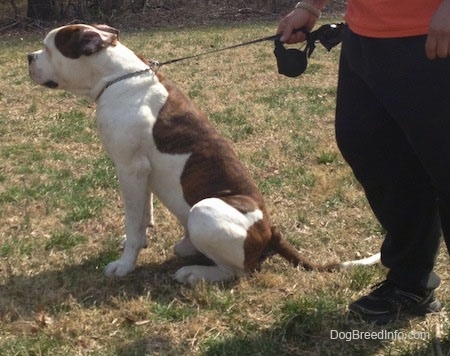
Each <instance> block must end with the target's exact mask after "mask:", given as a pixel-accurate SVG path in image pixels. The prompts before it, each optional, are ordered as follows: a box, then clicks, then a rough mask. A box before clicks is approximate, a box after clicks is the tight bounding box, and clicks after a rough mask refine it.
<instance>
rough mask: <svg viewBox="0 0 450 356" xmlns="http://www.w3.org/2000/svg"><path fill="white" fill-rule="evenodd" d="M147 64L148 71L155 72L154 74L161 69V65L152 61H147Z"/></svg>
mask: <svg viewBox="0 0 450 356" xmlns="http://www.w3.org/2000/svg"><path fill="white" fill-rule="evenodd" d="M148 64H149V67H150V69H151V70H152V71H153V72H155V74H156V73H158V71H159V69H160V68H161V67H162V63H161V62H159V61H156V60H154V59H149V60H148Z"/></svg>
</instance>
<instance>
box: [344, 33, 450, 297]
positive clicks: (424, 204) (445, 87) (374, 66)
mask: <svg viewBox="0 0 450 356" xmlns="http://www.w3.org/2000/svg"><path fill="white" fill-rule="evenodd" d="M425 40H426V37H425V36H417V37H407V38H397V39H373V38H367V37H362V36H358V35H356V34H354V33H352V32H351V31H350V30H348V31H346V34H345V36H344V41H343V44H342V53H341V59H340V68H339V83H338V94H337V107H336V138H337V143H338V146H339V148H340V150H341V152H342V154H343V156H344V158H345V159H346V160H347V162H348V163H349V165H350V166H351V168H352V169H353V172H354V174H355V176H356V178H357V179H358V181H359V182H360V183H361V185H362V186H363V188H364V191H365V193H366V196H367V199H368V201H369V203H370V206H371V208H372V210H373V211H374V213H375V215H376V217H377V219H378V220H379V221H380V223H381V225H382V226H383V227H384V229H385V230H386V231H387V234H386V237H385V240H384V242H383V245H382V248H381V259H382V263H383V264H384V265H385V266H386V267H387V268H388V269H389V272H388V276H387V279H388V280H390V281H392V282H394V283H396V284H398V285H400V286H402V287H403V288H407V289H419V288H427V289H433V288H436V287H437V286H438V285H439V283H440V280H439V277H438V276H437V275H436V274H435V273H434V272H433V267H434V264H435V260H436V255H437V252H438V249H439V245H440V238H441V229H442V231H443V233H444V237H445V239H446V242H447V247H449V246H450V58H447V59H444V60H442V59H436V60H433V61H431V60H428V59H427V58H426V56H425ZM449 267H450V266H449Z"/></svg>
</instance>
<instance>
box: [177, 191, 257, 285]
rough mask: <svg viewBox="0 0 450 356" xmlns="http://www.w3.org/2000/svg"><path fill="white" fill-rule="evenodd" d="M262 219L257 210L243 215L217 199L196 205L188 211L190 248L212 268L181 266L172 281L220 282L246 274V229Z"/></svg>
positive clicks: (203, 201)
mask: <svg viewBox="0 0 450 356" xmlns="http://www.w3.org/2000/svg"><path fill="white" fill-rule="evenodd" d="M260 219H262V212H261V211H260V210H259V209H255V210H254V211H250V212H247V213H243V212H241V211H239V210H237V209H236V208H234V207H232V206H231V205H229V204H227V203H226V202H225V201H223V200H222V199H219V198H208V199H204V200H202V201H200V202H198V203H197V204H196V205H194V206H193V207H192V209H191V211H190V214H189V218H188V230H189V234H190V239H191V242H192V244H193V245H194V247H195V248H196V249H197V250H198V251H200V252H201V253H203V254H204V255H205V256H206V257H208V258H209V259H211V260H212V261H214V263H215V264H216V266H185V267H182V268H180V269H179V270H178V271H177V272H176V274H175V279H176V280H177V281H179V282H181V283H189V284H193V283H196V282H198V281H200V280H205V281H207V282H220V281H225V280H229V279H232V278H235V277H240V276H243V275H245V274H246V268H245V253H244V243H245V240H246V238H247V234H248V229H249V228H250V227H251V226H252V225H253V224H254V223H255V222H256V221H258V220H260Z"/></svg>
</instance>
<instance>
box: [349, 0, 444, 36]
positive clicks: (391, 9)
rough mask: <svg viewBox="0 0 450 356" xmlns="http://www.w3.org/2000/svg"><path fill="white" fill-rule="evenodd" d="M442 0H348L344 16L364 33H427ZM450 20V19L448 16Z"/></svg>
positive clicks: (356, 30) (358, 32)
mask: <svg viewBox="0 0 450 356" xmlns="http://www.w3.org/2000/svg"><path fill="white" fill-rule="evenodd" d="M441 2H442V0H348V4H347V14H346V15H345V20H346V22H347V24H348V26H349V27H350V29H351V30H352V31H353V32H355V33H357V34H359V35H362V36H366V37H376V38H394V37H408V36H417V35H424V34H427V33H428V27H429V24H430V20H431V17H432V16H433V14H434V12H435V11H436V10H437V8H438V6H439V5H440V3H441ZM449 21H450V19H449Z"/></svg>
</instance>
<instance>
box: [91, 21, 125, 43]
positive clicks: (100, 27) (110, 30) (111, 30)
mask: <svg viewBox="0 0 450 356" xmlns="http://www.w3.org/2000/svg"><path fill="white" fill-rule="evenodd" d="M92 26H93V27H95V28H96V29H98V30H100V31H103V32H108V33H112V34H114V35H116V40H118V39H119V30H118V29H116V28H114V27H111V26H108V25H104V24H94V25H92Z"/></svg>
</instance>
